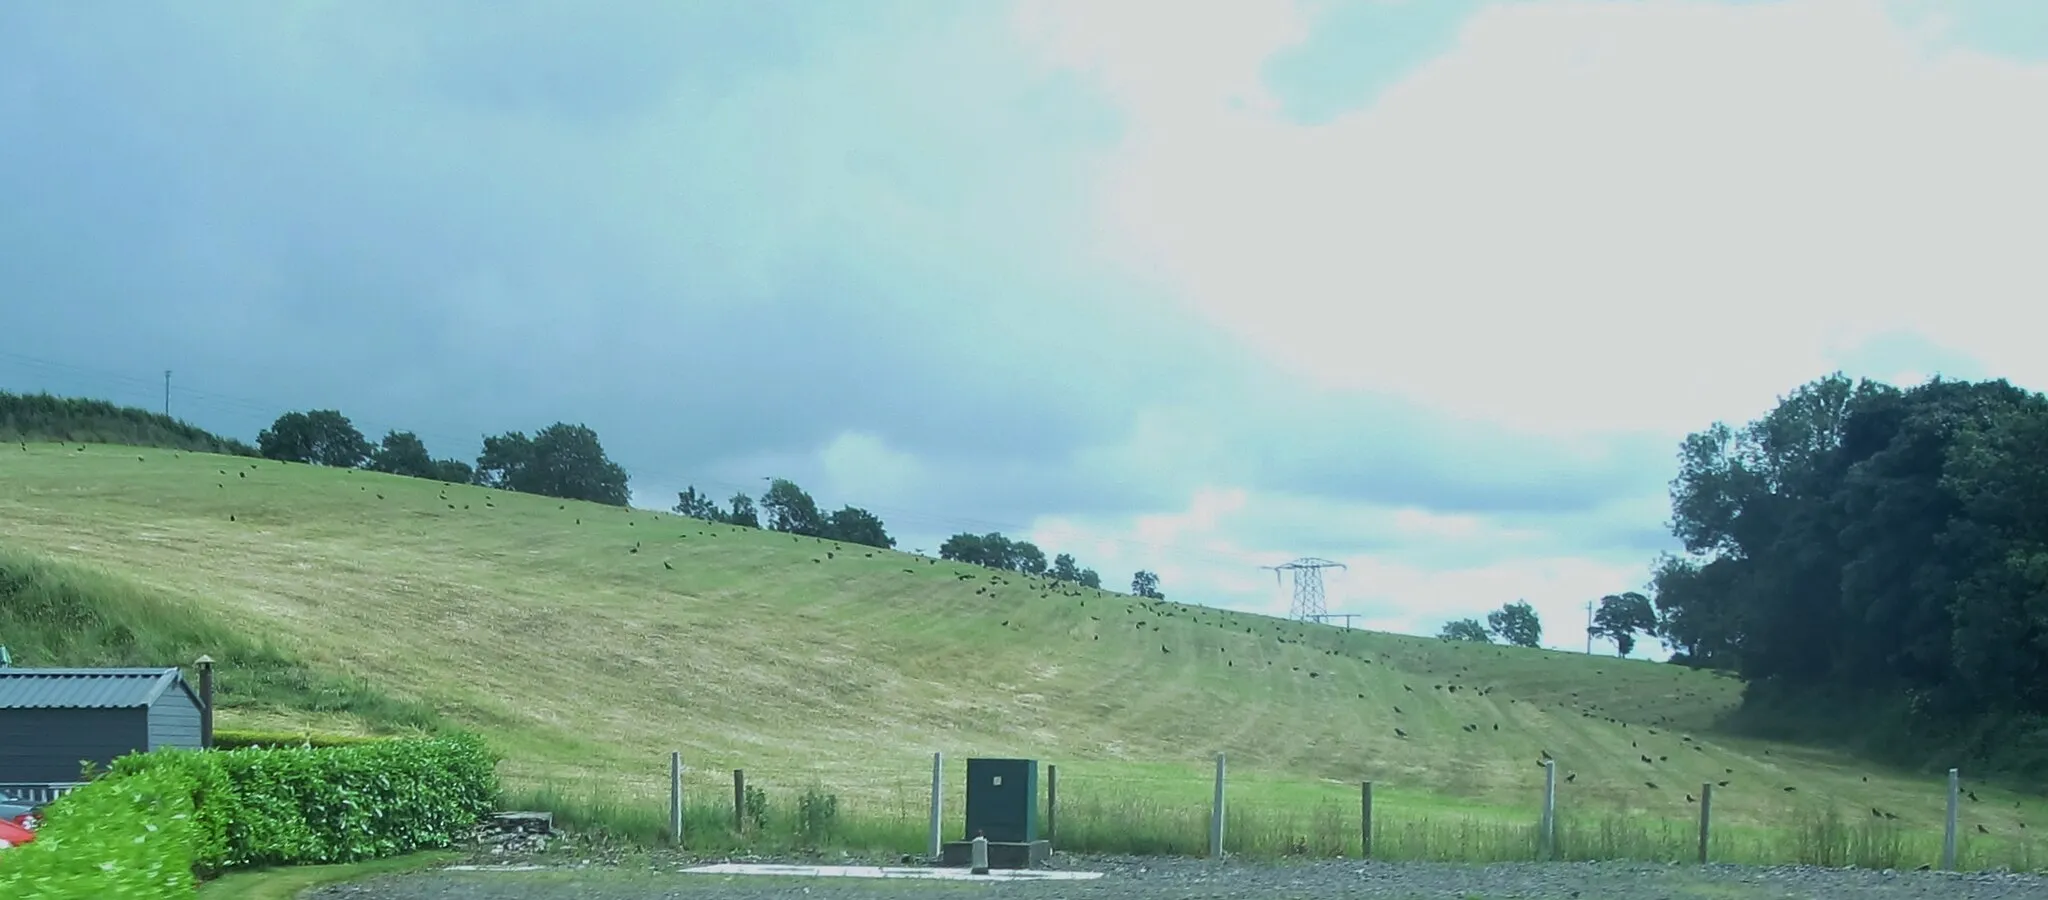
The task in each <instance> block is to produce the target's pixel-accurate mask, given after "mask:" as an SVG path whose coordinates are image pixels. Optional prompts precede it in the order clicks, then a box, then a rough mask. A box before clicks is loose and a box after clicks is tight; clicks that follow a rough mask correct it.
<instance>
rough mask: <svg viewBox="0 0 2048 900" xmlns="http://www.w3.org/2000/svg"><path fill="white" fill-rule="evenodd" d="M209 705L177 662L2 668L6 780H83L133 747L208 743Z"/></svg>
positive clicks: (1, 763) (0, 779)
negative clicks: (84, 770)
mask: <svg viewBox="0 0 2048 900" xmlns="http://www.w3.org/2000/svg"><path fill="white" fill-rule="evenodd" d="M204 710H205V706H204V705H203V704H202V703H200V701H199V695H198V694H196V693H194V692H193V690H192V687H191V685H189V684H187V683H186V682H185V676H184V674H183V673H181V672H179V670H178V669H177V667H175V666H171V667H164V668H109V669H24V668H14V667H11V666H8V667H0V784H65V783H71V782H76V781H78V780H79V778H78V775H79V761H80V760H92V761H93V762H94V763H97V764H99V765H101V766H105V765H107V764H108V763H111V762H113V761H114V760H115V759H118V758H120V757H122V756H126V755H127V754H129V753H131V752H137V751H149V750H155V749H158V748H162V747H185V748H188V749H193V750H197V749H199V748H200V746H201V743H200V741H201V731H200V730H201V723H202V720H203V719H204Z"/></svg>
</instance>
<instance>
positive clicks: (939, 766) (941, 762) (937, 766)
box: [925, 753, 946, 859]
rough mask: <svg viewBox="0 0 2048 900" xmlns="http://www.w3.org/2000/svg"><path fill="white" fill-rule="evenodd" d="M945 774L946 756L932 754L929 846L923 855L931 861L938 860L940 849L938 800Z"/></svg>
mask: <svg viewBox="0 0 2048 900" xmlns="http://www.w3.org/2000/svg"><path fill="white" fill-rule="evenodd" d="M945 773H946V754H944V753H933V754H932V833H931V840H930V842H929V846H927V847H926V848H925V849H926V853H925V855H927V856H930V857H931V858H932V859H938V858H939V849H940V847H939V803H940V799H941V798H942V797H943V796H944V794H943V793H941V792H942V791H943V790H944V788H945V784H946V782H945Z"/></svg>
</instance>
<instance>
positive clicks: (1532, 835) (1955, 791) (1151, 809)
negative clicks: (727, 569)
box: [505, 755, 2048, 872]
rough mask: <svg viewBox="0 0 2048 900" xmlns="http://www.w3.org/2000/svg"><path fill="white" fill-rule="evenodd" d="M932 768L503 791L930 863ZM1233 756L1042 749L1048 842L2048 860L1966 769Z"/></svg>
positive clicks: (1684, 857) (1474, 855) (613, 814)
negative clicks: (1049, 758)
mask: <svg viewBox="0 0 2048 900" xmlns="http://www.w3.org/2000/svg"><path fill="white" fill-rule="evenodd" d="M664 762H670V763H673V762H684V763H686V762H687V761H686V760H680V759H672V760H667V761H664ZM935 762H936V764H937V765H936V768H937V774H938V785H939V791H938V794H937V802H936V804H935V803H934V794H933V790H932V786H933V774H934V773H933V768H932V767H931V764H930V763H928V764H927V767H926V768H925V769H924V771H922V772H916V771H900V772H890V773H882V774H880V775H879V777H873V778H868V779H864V780H862V781H861V783H860V784H858V785H852V784H846V785H841V786H838V787H835V786H834V785H831V784H827V783H826V778H825V777H823V776H821V775H819V774H818V773H807V772H797V771H789V770H785V769H777V768H772V767H771V768H751V769H724V768H718V769H711V768H692V767H690V766H688V765H682V766H681V769H680V772H674V771H671V772H669V773H668V774H669V775H670V776H671V777H670V778H666V779H664V778H658V777H648V778H642V779H631V780H628V781H627V782H625V783H622V784H618V785H602V786H596V787H593V786H591V785H589V784H585V785H582V786H572V785H564V784H561V783H557V782H546V781H542V782H537V783H535V784H533V785H530V786H527V787H523V788H519V789H515V790H510V791H508V793H507V797H506V798H505V801H506V802H507V803H508V804H510V805H513V806H517V807H519V808H527V809H546V810H550V811H553V812H554V813H555V814H556V818H557V821H559V822H561V823H563V825H564V826H565V827H569V828H571V829H575V828H591V829H598V830H603V831H607V832H611V833H615V834H619V835H622V836H629V837H635V838H639V839H643V840H646V841H649V842H671V843H672V842H675V841H676V840H677V839H678V831H680V840H681V843H682V845H683V846H686V847H688V848H690V849H693V850H708V851H716V850H721V849H724V850H734V851H738V850H743V849H748V848H755V849H760V848H775V847H841V848H847V849H857V850H861V851H866V852H882V853H888V854H892V855H896V854H900V855H902V856H904V857H906V858H919V857H931V856H936V855H938V851H939V849H940V848H939V844H941V843H944V842H951V841H960V840H965V839H967V838H968V837H969V834H970V832H969V824H970V823H969V822H968V820H967V816H966V807H967V794H968V792H969V790H970V788H969V786H968V784H967V761H966V760H965V759H964V758H951V757H946V756H943V755H939V756H938V758H937V759H936V760H935ZM1225 762H1226V761H1225V760H1223V759H1221V758H1219V759H1218V761H1217V767H1216V768H1217V771H1216V773H1215V774H1214V775H1209V774H1205V773H1201V772H1195V771H1189V770H1186V769H1184V768H1181V767H1177V766H1160V767H1145V766H1134V765H1131V764H1127V763H1119V762H1089V761H1075V762H1072V763H1056V762H1052V763H1049V762H1044V761H1039V762H1038V763H1037V771H1038V776H1037V777H1038V789H1037V791H1036V797H1035V798H1034V799H1033V800H1032V803H1033V805H1034V808H1035V813H1036V837H1037V838H1038V839H1041V840H1046V841H1049V842H1051V844H1052V846H1053V848H1054V849H1056V850H1058V851H1062V852H1070V853H1087V854H1132V855H1174V856H1214V855H1217V854H1218V853H1219V852H1220V853H1221V854H1223V855H1237V856H1246V857H1263V858H1276V857H1289V856H1293V857H1324V858H1334V857H1341V858H1352V859H1358V858H1371V859H1377V860H1387V861H1434V862H1470V863H1488V862H1512V861H1528V860H1543V859H1555V860H1574V861H1594V860H1632V861H1644V862H1660V863H1701V862H1714V863H1741V864H1755V865H1782V864H1800V865H1814V866H1829V867H1857V868H1871V869H1935V868H1941V869H1953V870H1962V871H1982V870H2006V871H2028V872H2034V871H2044V870H2048V836H2042V837H2036V836H2035V835H2034V833H2033V832H2032V830H2031V829H2029V828H2028V823H2027V817H2028V816H2029V815H2030V814H2034V813H2040V814H2043V815H2048V806H2042V805H2040V804H2039V803H2038V801H2036V805H2035V806H2033V807H2029V806H2027V803H2026V801H2025V800H2024V799H2023V798H2018V797H2016V795H2007V794H2004V793H2003V792H1997V794H1998V798H1997V799H1995V800H1983V799H1980V791H1981V792H1982V793H1983V794H1987V795H1988V794H1992V793H1994V792H1993V791H1991V790H1990V789H1987V788H1974V787H1971V786H1969V785H1966V784H1964V783H1963V782H1962V780H1961V778H1960V776H1959V774H1956V773H1952V774H1951V777H1950V779H1948V781H1947V782H1946V783H1944V782H1943V781H1942V780H1941V779H1938V778H1937V779H1932V780H1930V781H1929V782H1928V783H1927V784H1926V786H1925V790H1924V791H1921V790H1919V789H1918V788H1917V787H1915V788H1913V789H1910V790H1907V791H1905V792H1904V793H1901V792H1899V791H1897V790H1893V791H1891V792H1889V793H1887V794H1886V795H1885V796H1887V797H1889V798H1891V799H1889V800H1888V801H1886V802H1888V803H1890V804H1891V805H1892V806H1895V807H1897V808H1886V807H1885V806H1871V805H1869V804H1868V802H1866V801H1854V803H1855V804H1856V805H1852V801H1849V800H1844V799H1839V798H1836V797H1833V796H1830V795H1829V793H1828V792H1827V791H1825V790H1809V791H1807V792H1805V793H1803V794H1802V793H1800V792H1798V791H1797V790H1796V789H1790V790H1788V789H1786V787H1784V786H1759V785H1737V786H1730V785H1729V783H1728V782H1725V781H1724V782H1720V783H1717V782H1714V781H1706V782H1701V783H1698V784H1658V783H1654V782H1643V783H1639V784H1627V783H1620V782H1615V781H1613V780H1605V781H1603V780H1600V779H1596V778H1591V777H1588V776H1586V775H1584V774H1579V773H1571V772H1568V771H1567V770H1564V769H1562V768H1560V767H1558V766H1556V765H1554V764H1547V765H1544V766H1540V767H1532V768H1531V770H1530V777H1529V780H1528V788H1527V790H1526V792H1518V793H1521V794H1522V799H1521V801H1520V802H1514V801H1510V802H1509V803H1506V804H1503V803H1501V802H1500V801H1499V799H1498V798H1489V800H1488V801H1487V802H1483V803H1482V802H1478V801H1473V800H1465V799H1460V798H1456V797H1447V796H1443V795H1438V794H1432V793H1429V792H1427V791H1422V790H1416V789H1412V788H1404V786H1402V785H1401V784H1398V783H1376V782H1371V781H1358V782H1339V781H1333V780H1327V779H1324V780H1307V779H1285V778H1274V777H1271V776H1269V775H1265V774H1250V775H1234V774H1232V773H1230V772H1229V771H1228V768H1227V765H1226V764H1225ZM649 771H650V775H651V774H652V772H653V771H655V769H654V767H650V769H649ZM678 775H680V777H679V778H678V777H675V776H678ZM1567 775H1570V776H1571V780H1570V781H1567V780H1566V776H1567ZM676 787H680V791H675V790H673V789H674V788H676ZM1219 798H1220V801H1221V803H1220V813H1221V814H1220V816H1219V815H1218V813H1219V803H1218V801H1219ZM935 822H936V826H937V827H936V828H934V827H933V826H934V823H935ZM1219 822H1220V825H1221V827H1220V828H1218V827H1217V826H1218V824H1219Z"/></svg>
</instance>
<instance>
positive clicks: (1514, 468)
mask: <svg viewBox="0 0 2048 900" xmlns="http://www.w3.org/2000/svg"><path fill="white" fill-rule="evenodd" d="M2030 110H2031V111H2039V110H2048V3H2040V2H2038V0H1965V2H1935V0H1896V2H1879V0H1742V2H1734V0H1730V2H1708V0H1686V2H1678V0H1661V2H1660V0H1555V2H1545V0H1507V2H1492V3H1488V2H1477V0H1427V2H1424V0H1351V2H1336V0H1294V2H1290V0H1233V2H1230V3H1214V4H1196V3H1187V2H1181V0H1104V2H1079V0H1016V2H1007V0H1005V2H997V0H987V2H976V3H939V2H914V0H863V2H860V3H844V4H842V3H824V2H810V0H745V2H742V0H726V2H672V0H645V2H639V0H614V2H611V3H606V4H571V3H568V2H552V3H549V2H537V0H498V2H489V3H486V2H483V0H442V2H436V3H431V4H426V3H403V2H395V0H389V2H387V0H353V2H349V3H336V2H315V0H304V2H277V0H219V2H214V3H207V4H171V3H162V2H158V3H134V4H121V5H119V6H118V8H116V7H114V6H109V5H104V4H83V3H40V4H28V3H14V4H5V5H4V6H0V201H4V202H0V248H4V249H0V390H11V391H17V392H19V391H35V390H49V391H53V392H56V393H62V394H74V395H87V396H95V397H103V398H106V399H111V400H116V401H118V402H123V403H131V404H135V405H141V406H146V407H150V408H160V407H162V406H163V405H164V403H165V380H166V379H165V376H164V372H165V371H166V370H169V371H170V372H171V373H172V374H171V375H170V376H169V379H168V380H169V385H170V390H169V404H170V409H171V412H172V413H173V414H174V415H176V416H178V417H180V418H184V419H187V420H190V421H192V422H195V423H197V424H200V425H203V426H206V427H209V428H213V429H215V430H218V431H221V432H224V433H228V434H232V435H236V436H239V437H242V438H244V439H253V438H254V436H255V434H256V433H257V432H258V431H259V430H261V429H262V428H263V427H264V426H265V425H267V424H268V423H269V422H270V421H271V419H273V418H274V417H275V416H276V415H277V414H278V413H280V412H283V411H285V410H289V409H313V408H338V409H340V410H342V411H343V412H344V413H346V414H347V415H349V416H350V417H351V418H352V419H353V420H354V421H355V422H356V424H357V425H358V426H359V427H361V428H362V430H364V431H365V432H366V433H368V434H370V436H371V437H372V438H373V439H374V438H375V437H378V436H380V435H382V434H383V433H384V432H385V431H386V430H388V429H408V430H412V431H415V432H417V433H419V434H420V435H421V436H422V437H423V438H424V439H425V440H426V441H427V443H428V446H429V448H430V449H431V450H432V451H434V452H435V453H436V454H437V455H452V456H458V457H462V458H473V457H474V455H475V454H476V452H477V449H478V445H479V443H480V439H481V437H482V435H484V434H487V433H488V434H495V433H500V432H504V431H508V430H514V429H517V430H525V431H528V432H531V431H533V430H537V429H539V428H542V427H545V426H546V425H548V424H551V423H553V422H557V421H567V422H581V423H585V424H588V425H589V426H591V427H592V428H594V429H596V430H597V431H598V433H599V434H600V435H601V437H602V439H603V441H604V443H605V446H606V448H607V449H608V451H609V452H610V454H611V455H612V457H613V458H614V459H616V460H618V461H619V462H620V463H621V464H622V465H624V466H625V467H626V468H627V469H628V471H629V472H630V473H631V474H632V488H633V495H634V496H633V502H634V503H635V505H639V506H646V507H652V508H666V507H668V506H669V505H671V504H673V503H674V500H675V494H676V492H677V491H679V490H681V489H682V488H683V487H685V486H688V485H695V486H697V487H698V488H700V489H703V490H708V491H710V492H711V493H713V494H714V495H715V496H721V497H722V496H729V495H730V494H731V493H732V492H734V491H737V490H746V491H748V492H749V493H754V494H758V493H759V492H760V491H761V489H762V488H764V487H765V484H766V482H765V479H767V478H770V477H785V478H790V479H792V480H794V481H796V482H797V483H799V484H800V485H802V486H804V487H805V488H806V489H808V490H810V491H811V493H812V494H813V495H815V496H816V497H817V498H818V500H819V501H820V503H821V504H823V505H825V506H827V507H831V508H836V507H837V506H839V505H842V504H853V505H858V506H862V507H865V508H867V509H870V510H873V511H874V512H876V513H877V514H879V515H881V516H882V517H883V518H884V519H885V520H886V521H887V523H888V525H889V527H890V529H891V531H892V532H893V533H894V534H895V535H897V536H898V538H899V540H900V544H899V546H900V547H902V548H904V549H923V550H925V551H927V552H936V548H937V546H938V544H939V543H940V542H941V541H942V540H943V539H944V538H945V536H946V535H948V534H951V533H954V532H958V531H963V530H965V531H975V532H985V531H991V530H1000V531H1003V532H1005V533H1007V534H1010V535H1012V536H1013V537H1026V538H1029V539H1032V540H1034V541H1036V542H1038V543H1039V544H1040V545H1041V546H1042V547H1044V548H1046V549H1047V550H1048V552H1063V551H1064V552H1071V553H1073V554H1075V555H1076V556H1077V557H1079V559H1080V561H1081V562H1082V564H1084V565H1087V566H1090V567H1093V568H1095V569H1097V570H1098V571H1100V572H1101V573H1102V574H1103V576H1104V579H1105V581H1106V582H1108V583H1110V584H1111V585H1115V586H1122V585H1125V584H1128V582H1129V579H1130V575H1131V573H1132V572H1133V571H1134V570H1137V569H1140V568H1144V569H1150V570H1152V571H1155V572H1157V573H1158V574H1159V576H1160V579H1161V586H1162V588H1163V589H1164V591H1165V592H1166V594H1167V595H1168V596H1169V597H1170V598H1172V599H1175V600H1183V601H1187V602H1195V603H1205V604H1210V605H1217V606H1228V607H1234V608H1239V609H1245V610H1253V611H1261V612H1270V613H1276V614H1285V613H1286V612H1287V608H1288V599H1289V594H1288V586H1287V584H1286V583H1285V582H1284V581H1282V579H1281V578H1280V577H1279V573H1277V572H1275V571H1272V570H1268V569H1265V568H1262V567H1266V566H1274V565H1278V564H1281V563H1284V562H1286V561H1288V560H1290V559H1294V558H1297V557H1320V558H1326V559H1330V560H1335V561H1339V562H1342V563H1344V564H1345V565H1346V568H1345V569H1342V570H1333V571H1331V572H1329V573H1328V574H1327V576H1326V580H1325V587H1326V591H1327V599H1326V603H1327V605H1328V608H1329V609H1330V610H1331V611H1333V612H1343V613H1354V614H1356V615H1357V617H1358V618H1357V619H1356V620H1355V623H1356V624H1358V625H1359V626H1360V627H1369V628H1375V629H1384V630H1392V631H1403V632H1409V633H1421V634H1431V633H1434V632H1435V630H1436V629H1437V627H1438V626H1439V625H1440V624H1441V623H1442V622H1444V621H1446V620H1448V619H1452V618H1461V617H1465V616H1484V614H1485V613H1486V612H1487V611H1488V610H1491V609H1494V608H1497V607H1499V606H1500V605H1501V604H1503V603H1507V602H1512V601H1515V600H1527V601H1528V602H1530V603H1531V604H1533V605H1534V606H1535V608H1536V609H1537V611H1538V612H1539V613H1540V614H1541V616H1542V618H1543V621H1544V623H1545V631H1544V635H1545V636H1544V643H1545V644H1546V645H1549V646H1553V647H1560V648H1567V649H1583V648H1584V647H1585V644H1586V639H1585V634H1584V629H1583V623H1584V617H1585V604H1586V603H1587V602H1588V601H1591V600H1594V599H1597V598H1598V597H1600V596H1603V595H1606V594H1611V593H1615V592H1619V591H1626V590H1632V589H1640V588H1642V587H1643V586H1644V583H1645V582H1646V581H1647V580H1648V575H1649V567H1650V564H1651V562H1652V560H1653V559H1654V558H1655V556H1656V555H1657V554H1658V553H1660V552H1663V551H1667V550H1677V549H1679V548H1678V544H1677V542H1676V541H1675V540H1673V539H1672V538H1671V537H1670V536H1669V533H1668V530H1667V528H1666V525H1665V523H1666V521H1667V520H1668V518H1669V515H1670V508H1669V501H1668V495H1667V491H1668V483H1669V481H1670V479H1671V477H1672V476H1673V475H1674V474H1675V467H1676V450H1677V446H1678V443H1679V441H1680V439H1681V438H1682V437H1683V436H1684V435H1685V434H1686V433H1687V432H1689V431H1695V430H1698V429H1701V428H1704V427H1707V426H1708V425H1710V424H1711V423H1713V422H1715V421H1717V420H1721V421H1730V422H1741V421H1747V420H1748V419H1751V418H1754V417H1755V416H1758V415H1760V414H1762V413H1763V412H1765V411H1767V410H1768V409H1769V408H1770V407H1771V406H1772V405H1773V403H1774V402H1775V399H1776V398H1777V397H1778V396H1780V395H1783V394H1785V393H1786V392H1788V391H1790V390H1791V389H1792V388H1793V387H1795V386H1797V385H1798V384H1800V383H1803V382H1805V381H1808V380H1811V379H1813V378H1817V377H1820V376H1822V375H1825V374H1827V373H1829V372H1831V371H1837V370H1839V371H1843V372H1846V373H1848V374H1851V375H1856V376H1869V377H1874V378H1880V379H1884V380H1887V381H1891V382H1893V383H1895V384H1902V385H1907V384H1913V383H1918V382H1919V381H1921V380H1923V379H1925V378H1926V377H1928V376H1930V375H1934V374H1942V375H1945V376H1948V377H1959V378H1987V377H2004V378H2009V379H2011V380H2013V381H2014V382H2016V383H2019V384H2022V385H2024V386H2027V387H2030V388H2035V389H2040V388H2043V387H2048V354H2041V353H2039V352H2038V350H2037V347H2038V344H2039V340H2040V338H2039V335H2040V334H2041V329H2042V326H2043V324H2044V319H2048V313H2044V312H2043V311H2042V310H2043V309H2048V307H2044V306H2043V305H2042V304H2041V303H2040V302H2039V301H2040V299H2041V298H2042V297H2043V296H2044V289H2048V262H2044V260H2048V256H2044V254H2043V253H2042V251H2041V249H2040V248H2041V247H2042V246H2043V244H2044V241H2048V169H2044V168H2043V167H2042V163H2041V161H2042V160H2048V118H2044V117H2043V116H2041V115H2035V114H2032V113H2030V112H2029V111H2030ZM1596 649H1597V650H1599V651H1600V652H1611V650H1610V648H1609V647H1607V646H1606V645H1604V644H1603V645H1600V646H1597V647H1596ZM1653 649H1654V648H1653ZM1639 652H1640V651H1639ZM1652 655H1657V654H1656V653H1655V652H1653V653H1652Z"/></svg>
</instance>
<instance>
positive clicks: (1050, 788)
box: [1045, 765, 1060, 847]
mask: <svg viewBox="0 0 2048 900" xmlns="http://www.w3.org/2000/svg"><path fill="white" fill-rule="evenodd" d="M1059 813H1060V767H1059V766H1055V765H1048V766H1046V767H1045V842H1046V843H1048V844H1051V845H1053V846H1055V847H1057V846H1059V839H1060V830H1059Z"/></svg>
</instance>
